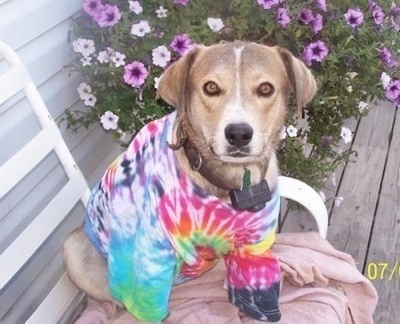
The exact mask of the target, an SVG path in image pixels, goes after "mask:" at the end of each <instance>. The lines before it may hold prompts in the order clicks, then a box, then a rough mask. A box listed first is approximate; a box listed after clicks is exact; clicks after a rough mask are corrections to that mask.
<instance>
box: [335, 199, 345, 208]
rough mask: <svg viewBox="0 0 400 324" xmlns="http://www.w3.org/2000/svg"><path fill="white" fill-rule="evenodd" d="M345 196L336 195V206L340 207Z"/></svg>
mask: <svg viewBox="0 0 400 324" xmlns="http://www.w3.org/2000/svg"><path fill="white" fill-rule="evenodd" d="M343 200H344V198H343V197H335V207H340V205H341V204H342V202H343Z"/></svg>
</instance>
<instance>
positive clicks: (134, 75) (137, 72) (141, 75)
mask: <svg viewBox="0 0 400 324" xmlns="http://www.w3.org/2000/svg"><path fill="white" fill-rule="evenodd" d="M148 75H149V72H148V71H147V69H146V67H145V66H144V64H143V63H142V62H138V61H134V62H132V63H131V64H128V65H125V67H124V81H125V82H126V83H127V84H130V85H131V86H132V87H140V86H141V85H142V84H143V83H144V82H145V81H146V78H147V76H148Z"/></svg>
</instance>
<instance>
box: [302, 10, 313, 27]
mask: <svg viewBox="0 0 400 324" xmlns="http://www.w3.org/2000/svg"><path fill="white" fill-rule="evenodd" d="M314 19H315V17H314V13H313V12H312V10H311V9H302V10H301V11H300V15H299V20H300V21H301V22H302V23H303V24H305V25H308V24H310V23H312V22H313V21H314Z"/></svg>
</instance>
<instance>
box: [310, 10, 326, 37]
mask: <svg viewBox="0 0 400 324" xmlns="http://www.w3.org/2000/svg"><path fill="white" fill-rule="evenodd" d="M312 27H313V33H314V35H316V34H318V33H319V32H320V31H321V30H322V28H323V27H324V18H323V17H322V15H320V14H317V15H316V16H315V19H314V20H313V21H312Z"/></svg>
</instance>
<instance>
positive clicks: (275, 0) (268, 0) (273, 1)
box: [257, 0, 279, 10]
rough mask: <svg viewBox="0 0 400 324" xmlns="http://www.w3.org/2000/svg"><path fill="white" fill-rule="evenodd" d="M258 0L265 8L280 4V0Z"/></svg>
mask: <svg viewBox="0 0 400 324" xmlns="http://www.w3.org/2000/svg"><path fill="white" fill-rule="evenodd" d="M257 2H258V4H259V5H260V6H262V7H263V9H265V10H268V9H271V8H272V7H273V6H275V5H277V4H279V0H257Z"/></svg>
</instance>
